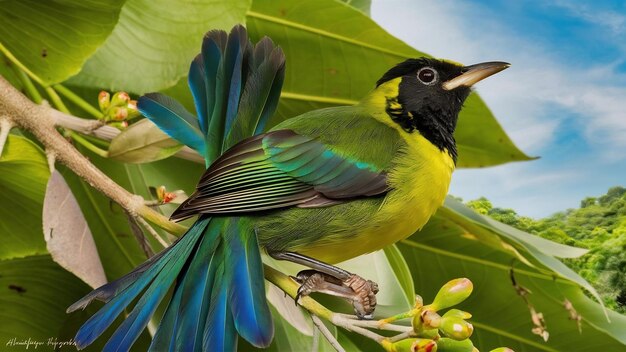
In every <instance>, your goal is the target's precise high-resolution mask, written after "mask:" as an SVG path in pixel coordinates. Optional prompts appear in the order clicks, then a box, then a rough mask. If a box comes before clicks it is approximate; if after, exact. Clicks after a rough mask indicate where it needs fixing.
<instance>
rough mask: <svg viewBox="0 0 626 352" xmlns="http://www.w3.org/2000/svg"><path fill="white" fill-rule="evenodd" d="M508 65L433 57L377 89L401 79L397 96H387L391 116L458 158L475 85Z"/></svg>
mask: <svg viewBox="0 0 626 352" xmlns="http://www.w3.org/2000/svg"><path fill="white" fill-rule="evenodd" d="M508 66H509V64H507V63H504V62H487V63H482V64H478V65H472V66H462V65H459V64H455V63H452V62H448V61H442V60H437V59H430V58H419V59H409V60H406V61H404V62H402V63H400V64H398V65H397V66H395V67H393V68H392V69H390V70H389V71H387V73H385V74H384V75H383V77H382V78H381V79H379V80H378V82H377V86H380V85H383V84H385V83H387V82H390V81H392V80H394V79H396V78H400V80H399V82H398V83H397V84H398V94H397V96H388V97H387V108H386V110H387V113H388V114H389V116H390V117H391V119H393V121H395V122H396V123H398V124H399V125H400V126H401V127H402V128H403V129H404V130H405V131H407V132H415V131H417V132H419V133H421V134H422V135H423V136H424V137H425V138H426V139H428V140H429V141H430V142H431V143H433V144H434V145H435V146H437V147H438V148H439V149H440V150H442V151H443V150H447V152H448V153H449V154H450V156H451V157H452V158H453V159H454V160H455V162H456V157H457V151H456V143H455V140H454V136H453V134H454V130H455V128H456V123H457V120H458V117H459V112H460V111H461V108H462V107H463V102H464V101H465V99H466V98H467V97H468V95H469V94H470V92H471V86H472V85H473V84H474V83H476V82H478V81H480V80H482V79H484V78H486V77H488V76H491V75H493V74H495V73H497V72H500V71H502V70H504V69H505V68H507V67H508Z"/></svg>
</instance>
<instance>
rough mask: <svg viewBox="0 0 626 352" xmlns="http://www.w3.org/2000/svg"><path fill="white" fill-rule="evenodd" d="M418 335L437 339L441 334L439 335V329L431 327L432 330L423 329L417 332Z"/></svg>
mask: <svg viewBox="0 0 626 352" xmlns="http://www.w3.org/2000/svg"><path fill="white" fill-rule="evenodd" d="M417 337H421V338H423V339H431V340H435V341H436V340H437V339H438V338H440V337H441V336H439V330H437V329H430V330H422V331H421V332H420V333H418V334H417Z"/></svg>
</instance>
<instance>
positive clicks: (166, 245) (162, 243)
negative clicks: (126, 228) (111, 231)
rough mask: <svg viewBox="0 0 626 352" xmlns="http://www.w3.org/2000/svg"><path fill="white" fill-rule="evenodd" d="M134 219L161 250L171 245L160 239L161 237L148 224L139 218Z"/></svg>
mask: <svg viewBox="0 0 626 352" xmlns="http://www.w3.org/2000/svg"><path fill="white" fill-rule="evenodd" d="M135 219H136V220H137V222H139V223H140V224H141V226H143V228H144V229H146V231H148V233H150V234H151V235H152V237H154V238H155V239H156V240H157V241H158V242H159V243H160V244H161V245H162V246H163V248H167V247H169V246H170V244H171V243H168V242H167V241H165V240H164V239H163V237H161V235H159V233H158V232H156V230H155V229H154V228H153V227H152V226H150V224H148V222H147V221H146V220H144V219H143V218H142V217H141V216H136V217H135Z"/></svg>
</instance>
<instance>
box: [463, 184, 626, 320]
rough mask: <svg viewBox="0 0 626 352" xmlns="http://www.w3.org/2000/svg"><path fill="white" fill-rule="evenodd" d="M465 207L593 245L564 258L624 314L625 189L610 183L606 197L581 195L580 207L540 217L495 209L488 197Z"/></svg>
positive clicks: (550, 236) (552, 236)
mask: <svg viewBox="0 0 626 352" xmlns="http://www.w3.org/2000/svg"><path fill="white" fill-rule="evenodd" d="M467 205H468V206H469V207H470V208H472V209H474V210H476V211H477V212H479V213H481V214H484V215H488V216H490V217H492V218H493V219H495V220H498V221H501V222H503V223H505V224H508V225H511V226H513V227H515V228H518V229H520V230H522V231H526V232H530V233H533V234H536V235H539V236H541V237H543V238H545V239H549V240H551V241H554V242H558V243H563V244H567V245H572V246H577V247H582V248H587V249H589V252H588V253H587V254H585V255H584V256H582V257H580V258H573V259H567V260H565V261H564V262H565V263H566V264H567V265H568V266H570V267H571V268H573V269H575V270H576V271H577V272H578V273H580V274H581V275H582V276H583V277H584V278H585V279H587V280H589V281H590V282H591V283H592V284H593V285H594V286H595V287H596V288H598V291H599V293H600V295H601V296H602V297H603V299H604V302H605V304H606V305H607V306H608V307H609V308H612V309H614V310H616V311H618V312H621V313H626V188H624V187H620V186H616V187H611V188H610V189H609V190H608V191H607V193H606V194H604V195H601V196H599V197H587V198H585V199H583V200H582V201H581V202H580V207H579V208H577V209H568V210H565V211H563V212H559V213H556V214H554V215H551V216H548V217H546V218H543V219H538V220H535V219H532V218H529V217H525V216H521V215H519V214H517V213H516V212H515V211H514V210H512V209H503V208H498V207H494V206H493V205H492V204H491V202H490V201H489V200H487V199H486V198H484V197H483V198H479V199H476V200H472V201H469V202H467Z"/></svg>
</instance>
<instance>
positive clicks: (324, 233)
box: [68, 26, 509, 351]
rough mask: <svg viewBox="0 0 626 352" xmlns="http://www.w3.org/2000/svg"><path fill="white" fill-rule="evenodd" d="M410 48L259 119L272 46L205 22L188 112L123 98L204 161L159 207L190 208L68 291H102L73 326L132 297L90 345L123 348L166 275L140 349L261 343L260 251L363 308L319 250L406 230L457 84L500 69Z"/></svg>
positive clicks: (156, 99) (374, 246)
mask: <svg viewBox="0 0 626 352" xmlns="http://www.w3.org/2000/svg"><path fill="white" fill-rule="evenodd" d="M508 66H509V64H507V63H503V62H487V63H482V64H478V65H472V66H462V65H459V64H456V63H452V62H448V61H441V60H435V59H430V58H418V59H409V60H406V61H404V62H402V63H400V64H398V65H397V66H395V67H393V68H391V69H390V70H389V71H388V72H387V73H385V74H384V75H383V76H382V78H380V79H379V80H378V82H376V88H374V89H373V90H372V91H371V92H370V93H369V94H368V95H367V96H365V97H364V98H363V99H362V100H361V101H360V102H359V103H358V104H356V105H354V106H345V107H333V108H326V109H320V110H315V111H311V112H308V113H305V114H302V115H300V116H297V117H294V118H291V119H289V120H286V121H284V122H283V123H280V124H279V125H277V126H275V127H274V128H272V129H271V130H269V131H267V132H264V130H265V125H266V123H267V121H268V119H269V117H270V116H271V115H272V113H273V112H274V110H275V109H276V106H277V104H278V99H279V96H280V90H281V87H282V82H283V78H284V68H285V58H284V55H283V53H282V51H281V50H280V48H278V47H276V46H275V45H274V44H273V43H272V41H271V40H269V39H268V38H264V39H262V40H261V41H260V42H259V43H257V44H256V45H253V44H252V43H251V42H250V40H249V39H248V36H247V33H246V30H245V29H244V28H243V27H241V26H236V27H235V28H233V30H232V31H231V32H230V34H227V33H226V32H223V31H211V32H209V33H207V35H206V36H205V37H204V41H203V43H202V51H201V53H200V54H199V55H198V56H197V57H196V58H195V59H194V60H193V62H192V64H191V67H190V70H189V86H190V88H191V91H192V94H193V97H194V102H195V105H196V112H197V117H196V116H194V115H193V114H191V113H190V112H188V111H186V110H185V109H184V108H183V107H182V105H181V104H180V103H178V102H176V101H175V100H173V99H171V98H169V97H167V96H164V95H161V94H158V93H151V94H147V95H145V96H143V97H141V98H140V99H139V102H138V108H139V110H140V111H141V112H142V113H143V114H144V115H145V116H147V117H148V118H149V119H151V120H152V121H153V122H154V123H155V124H156V125H158V126H159V127H160V128H161V129H162V130H163V131H165V132H166V133H167V134H169V135H170V136H171V137H173V138H175V139H177V140H178V141H180V142H181V143H184V144H186V145H188V146H189V147H191V148H193V149H195V150H196V151H197V152H198V153H200V155H202V156H204V158H205V159H206V165H207V170H206V172H205V173H204V174H203V175H202V177H201V179H200V181H199V183H198V185H197V188H196V191H195V193H193V194H192V195H191V196H190V197H189V199H187V200H186V201H185V202H184V203H183V204H182V205H181V206H180V207H179V208H178V209H177V210H176V211H175V212H174V213H173V214H172V219H175V220H179V219H184V218H188V217H192V216H196V215H198V219H197V221H196V222H195V223H194V225H193V226H192V227H191V228H190V229H189V230H188V231H187V233H186V234H184V235H183V236H182V237H181V238H179V239H178V240H177V241H176V242H175V243H174V244H173V245H172V246H170V247H168V248H166V249H165V250H163V251H162V252H161V253H159V254H157V255H155V256H154V257H152V258H150V259H149V260H148V261H146V262H145V263H144V264H142V265H140V266H139V267H137V268H136V269H135V270H134V271H133V272H131V273H129V274H127V275H126V276H124V277H122V278H119V279H117V280H115V281H113V282H110V283H108V284H106V285H104V286H102V287H100V288H98V289H96V290H94V291H93V292H91V293H90V294H88V295H87V296H86V297H84V298H83V299H81V300H80V301H78V302H76V303H75V304H74V305H72V306H71V307H70V308H69V309H68V311H73V310H76V309H79V308H84V307H85V306H86V305H88V304H89V303H90V302H91V301H93V300H94V299H98V300H102V301H104V302H106V304H105V305H104V307H103V308H101V309H100V310H99V311H98V312H97V313H96V314H95V315H93V316H92V317H91V318H90V319H89V320H88V321H87V322H86V323H85V324H84V325H83V326H82V327H81V329H80V330H79V331H78V334H77V335H76V343H77V345H78V347H81V348H82V347H85V346H87V345H89V344H91V343H92V342H93V341H94V340H95V339H96V338H97V337H98V336H100V335H101V334H102V333H103V332H104V330H105V329H106V328H108V327H109V326H110V325H111V323H112V322H113V321H114V320H115V319H116V317H117V316H118V315H119V314H120V313H121V312H122V311H123V310H124V309H126V308H127V307H128V306H129V305H131V303H132V302H133V301H135V300H136V299H137V298H138V300H137V301H136V303H135V305H134V307H133V309H132V311H131V312H130V314H129V315H128V316H127V317H126V319H125V320H124V322H123V323H122V324H121V325H120V326H119V327H118V328H117V330H116V331H115V333H114V334H113V336H112V337H111V338H110V340H109V341H108V343H107V345H106V347H105V350H107V351H125V350H128V349H129V348H130V347H131V345H132V344H133V343H134V341H135V340H136V339H137V338H138V336H139V334H140V333H141V331H142V330H143V329H144V328H145V326H146V325H147V323H148V321H149V319H150V317H151V316H152V314H153V313H154V311H155V309H156V308H157V306H158V305H159V303H160V302H161V301H162V300H163V299H164V297H165V296H166V293H167V292H168V290H169V289H170V287H171V286H172V285H174V290H173V294H172V296H171V298H170V300H169V303H168V306H167V310H166V312H165V315H164V316H163V319H162V321H161V323H160V325H159V328H158V329H157V331H156V334H155V336H154V338H153V341H152V344H151V346H150V350H153V351H200V350H206V351H231V350H234V349H236V345H237V335H240V336H242V337H243V338H244V339H246V340H247V341H249V342H250V343H251V344H253V345H255V346H258V347H265V346H268V345H269V344H270V342H271V340H272V337H273V323H272V318H271V315H270V310H269V307H268V304H267V301H266V299H265V292H264V280H263V265H262V262H261V252H260V249H262V250H264V251H266V252H267V253H268V254H269V255H271V256H272V257H274V258H276V259H281V260H289V261H293V262H296V263H299V264H303V265H305V266H308V267H310V268H311V270H305V271H302V272H300V273H299V274H298V275H297V277H296V278H295V279H296V280H297V281H298V282H299V283H300V284H301V287H300V289H299V290H298V296H302V295H307V294H309V293H311V292H315V291H319V292H324V293H329V294H333V295H336V296H340V297H344V298H347V299H349V300H350V301H352V302H353V305H354V308H355V311H356V314H357V315H358V316H359V317H361V318H367V317H370V316H371V314H372V312H373V311H374V308H375V306H376V297H375V294H376V292H377V291H378V287H377V285H376V284H375V283H373V282H371V281H369V280H366V279H363V278H361V277H359V276H358V275H355V274H353V273H349V272H347V271H345V270H342V269H340V268H337V267H334V266H332V265H331V264H333V263H337V262H341V261H344V260H347V259H350V258H353V257H356V256H359V255H361V254H365V253H369V252H372V251H375V250H378V249H381V248H383V247H385V246H387V245H389V244H392V243H394V242H397V241H399V240H401V239H403V238H406V237H408V236H409V235H411V234H413V233H414V232H415V231H417V230H418V229H420V228H421V227H422V226H424V224H426V222H427V221H428V219H429V218H430V216H431V215H433V213H434V212H435V211H436V210H437V208H438V207H439V206H441V205H442V203H443V200H444V197H445V195H446V193H447V191H448V186H449V183H450V177H451V174H452V171H453V170H454V166H455V162H456V158H457V148H456V144H455V140H454V136H453V133H454V129H455V126H456V123H457V118H458V115H459V112H460V111H461V108H462V105H463V102H464V100H465V99H466V98H467V96H468V95H469V93H470V87H471V86H472V85H473V84H474V83H476V82H478V81H480V80H482V79H484V78H486V77H488V76H490V75H493V74H495V73H497V72H499V71H501V70H503V69H505V68H507V67H508Z"/></svg>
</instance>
